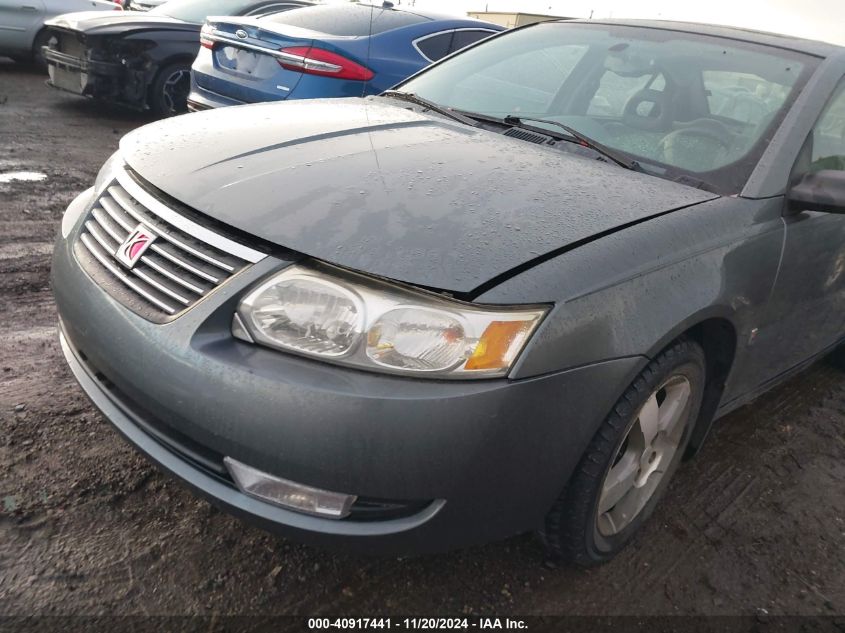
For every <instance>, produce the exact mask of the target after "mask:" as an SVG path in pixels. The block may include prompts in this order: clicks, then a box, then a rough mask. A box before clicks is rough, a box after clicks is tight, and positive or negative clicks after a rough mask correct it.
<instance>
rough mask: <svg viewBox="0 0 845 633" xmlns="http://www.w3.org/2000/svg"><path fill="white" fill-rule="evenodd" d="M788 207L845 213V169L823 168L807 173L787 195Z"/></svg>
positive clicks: (793, 209) (799, 210)
mask: <svg viewBox="0 0 845 633" xmlns="http://www.w3.org/2000/svg"><path fill="white" fill-rule="evenodd" d="M787 200H788V201H789V209H790V210H791V211H793V212H795V213H798V212H801V211H822V212H824V213H845V171H836V170H833V169H824V170H822V171H817V172H815V173H811V174H807V175H806V176H804V177H803V178H802V179H801V180H800V181H799V182H798V183H796V184H795V185H794V186H793V187H792V189H790V191H789V194H788V195H787Z"/></svg>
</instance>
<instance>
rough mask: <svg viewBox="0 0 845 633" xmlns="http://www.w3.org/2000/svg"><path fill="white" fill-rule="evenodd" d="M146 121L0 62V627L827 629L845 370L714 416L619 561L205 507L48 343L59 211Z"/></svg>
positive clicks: (833, 599)
mask: <svg viewBox="0 0 845 633" xmlns="http://www.w3.org/2000/svg"><path fill="white" fill-rule="evenodd" d="M145 122H147V119H145V118H144V117H143V116H140V115H137V114H131V113H125V112H121V111H119V110H112V109H105V108H103V107H102V106H98V104H95V103H93V102H90V101H85V100H82V99H77V98H75V97H73V96H70V95H62V94H59V93H57V92H55V91H52V90H50V89H49V88H47V87H46V86H45V85H44V77H43V76H41V75H38V74H36V73H35V72H34V71H32V70H31V69H28V68H24V67H19V66H16V65H14V64H12V63H4V62H2V61H0V173H3V172H9V171H18V170H27V171H37V172H44V173H45V174H47V178H46V180H44V181H42V182H13V183H9V184H0V235H2V240H0V366H2V374H0V614H5V615H10V614H33V613H38V614H258V613H260V614H308V615H314V614H324V615H325V614H332V615H362V616H364V615H373V614H379V615H389V614H424V615H431V614H441V615H459V614H463V613H473V614H488V613H497V614H499V615H507V614H523V615H525V614H538V615H550V614H607V615H609V614H637V615H649V614H663V615H670V614H698V615H701V614H762V613H764V611H763V610H765V612H767V613H770V614H802V615H841V614H845V548H844V547H843V544H845V495H843V489H845V460H844V459H843V458H844V457H845V431H844V430H843V429H845V373H840V371H839V370H837V369H835V368H834V367H833V366H832V365H830V364H826V363H820V364H818V365H816V366H815V367H813V368H811V369H810V370H808V371H807V372H805V373H804V374H802V375H801V376H799V377H797V378H795V379H793V380H791V381H790V382H789V383H787V384H785V385H783V386H781V387H780V388H778V389H776V390H775V391H773V392H771V393H770V394H768V395H767V396H765V397H763V398H761V399H760V400H759V401H758V402H756V403H755V404H753V405H752V406H749V407H746V408H743V409H741V410H740V411H737V412H736V413H734V414H732V415H730V416H729V417H727V418H725V419H723V420H722V421H721V422H720V423H719V424H718V426H717V428H716V429H715V431H714V433H713V434H712V435H711V439H710V440H709V443H708V445H707V446H706V447H705V449H704V450H703V452H702V453H701V454H700V455H699V457H698V458H697V459H696V460H695V461H693V462H691V463H689V464H687V465H686V467H685V468H683V469H682V470H681V471H680V472H679V474H678V476H677V478H676V481H675V482H674V484H673V486H672V488H671V490H670V491H669V494H668V495H667V497H666V499H665V501H664V503H663V505H662V507H661V508H660V509H659V510H658V511H657V512H656V514H655V515H654V518H653V519H652V520H651V521H650V523H649V524H648V525H647V526H646V527H645V529H644V530H643V532H642V534H641V535H640V537H639V538H638V539H637V540H636V542H634V543H633V545H632V546H631V547H630V548H629V549H628V550H627V551H625V552H624V553H623V554H622V555H621V556H620V557H619V558H618V559H617V560H615V561H613V562H612V563H610V564H608V565H605V566H603V567H601V568H598V569H593V570H590V571H582V570H577V569H570V568H553V567H550V566H547V565H545V564H544V560H543V555H542V550H541V548H540V547H539V546H538V545H537V543H536V542H535V540H534V539H533V538H532V537H531V536H530V535H524V536H519V537H515V538H512V539H510V540H508V541H505V542H501V543H494V544H490V545H486V546H483V547H477V548H474V549H469V550H465V551H461V552H456V553H451V554H444V555H439V556H431V557H425V558H416V559H360V558H353V557H348V556H342V555H336V554H330V553H327V552H323V551H320V550H317V549H312V548H309V547H305V546H302V545H298V544H296V543H292V542H288V541H285V540H282V539H279V538H276V537H273V536H270V535H268V534H266V533H264V532H261V531H259V530H258V529H255V528H252V527H249V526H247V525H245V524H243V523H240V522H239V521H237V520H235V519H233V518H231V517H229V516H227V515H225V514H222V513H220V512H218V511H217V510H215V509H214V508H212V507H211V506H210V505H208V504H207V503H205V502H204V501H200V500H198V499H196V498H195V497H194V496H192V495H191V494H190V493H189V492H187V491H186V490H185V489H184V488H183V487H181V486H180V485H179V484H178V483H177V482H176V481H174V480H172V479H170V478H169V477H167V476H165V475H163V474H161V473H159V472H158V471H157V470H155V469H154V468H153V467H151V466H150V465H149V464H148V463H147V462H146V461H145V460H144V459H143V458H141V457H140V456H138V455H137V454H136V453H135V452H134V451H133V450H132V449H131V448H130V447H129V446H128V445H127V444H126V443H125V442H124V441H123V440H122V439H121V438H120V437H119V436H118V435H117V433H116V432H115V431H113V430H112V428H111V427H110V426H109V424H108V423H107V422H105V421H104V420H103V419H102V418H101V416H100V415H98V413H97V412H96V411H95V410H94V409H93V408H92V407H91V405H90V404H89V403H88V401H87V400H86V398H85V397H84V395H83V394H82V392H81V391H80V389H79V388H78V387H77V385H76V383H75V382H74V380H73V378H72V377H71V375H70V373H69V371H68V370H67V369H66V367H65V364H64V361H63V360H62V359H61V354H60V352H59V348H58V345H57V340H56V327H55V323H56V313H55V308H54V305H53V300H52V296H51V293H50V288H49V278H48V274H49V267H50V263H49V261H50V260H49V252H50V246H51V242H52V240H53V237H54V235H55V233H56V231H57V228H58V223H59V219H60V217H61V213H62V211H63V209H64V208H65V206H66V205H67V203H68V202H69V201H70V200H71V199H72V197H73V196H74V195H75V194H76V193H77V192H79V191H81V190H82V189H84V188H86V187H88V186H89V185H90V184H91V183H92V182H93V179H94V176H95V174H96V172H97V170H98V168H99V166H100V165H101V163H102V162H103V161H104V160H105V159H106V158H107V157H108V156H109V154H110V153H111V152H112V151H114V149H115V148H116V146H117V142H118V139H119V138H120V136H121V135H122V134H124V133H125V132H127V131H129V130H130V129H132V128H134V127H136V126H138V125H142V124H143V123H145Z"/></svg>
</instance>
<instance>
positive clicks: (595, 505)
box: [541, 339, 706, 566]
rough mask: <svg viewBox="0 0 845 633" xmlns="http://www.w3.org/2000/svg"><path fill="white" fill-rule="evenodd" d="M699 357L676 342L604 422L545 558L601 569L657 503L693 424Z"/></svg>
mask: <svg viewBox="0 0 845 633" xmlns="http://www.w3.org/2000/svg"><path fill="white" fill-rule="evenodd" d="M705 367H706V364H705V357H704V351H703V350H702V349H701V347H700V346H699V345H698V344H697V343H694V342H692V341H689V340H685V339H682V340H679V341H678V342H676V343H674V344H673V345H671V346H670V347H669V348H667V349H666V350H664V351H663V352H662V353H661V354H660V355H659V356H658V357H657V358H655V359H654V360H653V361H651V362H650V363H649V364H648V366H646V368H645V369H644V370H643V371H642V373H641V374H640V375H639V376H638V377H637V378H636V380H634V382H633V384H632V385H631V386H630V387H629V388H628V390H627V391H626V392H625V394H624V395H623V396H622V398H620V399H619V401H618V402H617V403H616V406H615V407H614V408H613V411H612V412H611V413H610V415H609V416H608V417H607V419H605V421H604V423H603V424H602V425H601V427H600V428H599V430H598V432H597V433H596V435H595V436H594V437H593V439H592V441H591V442H590V445H589V446H588V448H587V450H586V452H585V453H584V456H583V457H582V458H581V462H580V463H579V465H578V468H577V469H576V471H575V474H574V475H573V476H572V478H571V480H570V482H569V483H568V484H567V486H566V488H565V489H564V491H563V493H562V494H561V496H560V497H559V498H558V500H557V501H556V502H555V504H554V506H553V507H552V509H551V510H550V511H549V514H548V515H547V517H546V521H545V526H544V528H543V530H542V532H541V537H542V538H543V540H544V542H545V544H546V546H547V548H548V550H549V551H550V553H551V554H552V555H553V556H555V557H557V558H561V559H564V560H567V561H569V562H574V563H576V564H579V565H583V566H590V565H595V564H598V563H602V562H605V561H607V560H609V559H611V558H613V556H615V555H616V554H617V553H618V552H619V551H620V550H621V549H622V548H623V547H624V546H625V544H626V543H627V542H628V541H629V540H630V539H631V538H632V537H633V536H634V534H635V533H636V532H637V530H638V529H639V528H640V526H641V525H642V524H643V522H645V520H646V519H647V518H648V517H649V515H650V514H651V512H652V511H653V510H654V508H655V506H656V505H657V503H658V502H659V501H660V498H661V497H662V495H663V493H664V492H665V490H666V487H667V486H668V484H669V481H670V480H671V478H672V475H673V474H674V472H675V470H676V469H677V467H678V464H679V463H680V461H681V459H682V457H683V454H684V450H685V449H686V446H687V443H688V442H689V438H690V434H691V431H692V428H693V426H694V424H695V421H696V419H697V418H698V412H699V409H700V407H701V399H702V394H703V393H704V384H705V377H706V370H705Z"/></svg>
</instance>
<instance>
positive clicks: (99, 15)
mask: <svg viewBox="0 0 845 633" xmlns="http://www.w3.org/2000/svg"><path fill="white" fill-rule="evenodd" d="M44 24H46V25H47V26H50V27H53V28H59V29H66V30H70V31H81V32H83V33H85V34H87V35H106V34H110V33H123V32H125V31H131V30H137V29H177V30H183V29H187V30H195V31H199V29H200V25H199V24H191V23H189V22H184V21H182V20H177V19H175V18H170V17H167V16H164V15H150V14H148V13H142V12H139V11H112V12H108V13H107V12H104V11H82V12H80V13H65V14H63V15H58V16H56V17H54V18H52V19H50V20H47V21H46V22H45V23H44Z"/></svg>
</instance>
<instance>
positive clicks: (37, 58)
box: [32, 29, 53, 72]
mask: <svg viewBox="0 0 845 633" xmlns="http://www.w3.org/2000/svg"><path fill="white" fill-rule="evenodd" d="M51 37H53V36H52V35H51V34H50V31H48V30H47V29H41V30H40V31H39V32H38V34H37V35H36V36H35V39H34V40H33V41H32V63H33V64H35V65H36V66H37V67H38V68H39V69H40V70H43V71H44V72H47V60H46V59H44V54H43V53H42V52H41V48H42V47H44V46H47V44H48V43H49V42H50V38H51Z"/></svg>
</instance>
